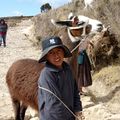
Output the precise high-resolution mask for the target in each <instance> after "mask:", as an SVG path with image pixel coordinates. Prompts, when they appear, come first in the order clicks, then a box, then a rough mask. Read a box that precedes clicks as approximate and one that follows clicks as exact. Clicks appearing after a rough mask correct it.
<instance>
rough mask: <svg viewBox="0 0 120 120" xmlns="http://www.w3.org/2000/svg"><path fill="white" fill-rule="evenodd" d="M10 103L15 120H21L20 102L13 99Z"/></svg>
mask: <svg viewBox="0 0 120 120" xmlns="http://www.w3.org/2000/svg"><path fill="white" fill-rule="evenodd" d="M12 103H13V107H14V113H15V120H21V119H20V101H18V100H17V99H15V98H12Z"/></svg>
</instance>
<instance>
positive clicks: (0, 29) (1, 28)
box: [0, 23, 8, 35]
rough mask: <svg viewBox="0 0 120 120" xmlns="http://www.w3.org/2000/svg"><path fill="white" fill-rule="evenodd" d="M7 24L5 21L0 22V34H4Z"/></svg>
mask: <svg viewBox="0 0 120 120" xmlns="http://www.w3.org/2000/svg"><path fill="white" fill-rule="evenodd" d="M7 29H8V26H7V24H6V23H4V24H2V23H0V35H6V32H7Z"/></svg>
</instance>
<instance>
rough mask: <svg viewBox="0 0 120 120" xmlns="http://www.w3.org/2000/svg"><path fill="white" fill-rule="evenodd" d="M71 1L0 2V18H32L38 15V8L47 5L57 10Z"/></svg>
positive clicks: (11, 0)
mask: <svg viewBox="0 0 120 120" xmlns="http://www.w3.org/2000/svg"><path fill="white" fill-rule="evenodd" d="M71 1H72V0H1V1H0V17H9V16H21V15H23V16H34V15H37V14H39V13H40V7H41V6H42V5H43V4H45V3H49V4H50V5H51V7H52V8H53V9H54V8H58V7H60V6H62V5H64V4H67V3H68V2H71Z"/></svg>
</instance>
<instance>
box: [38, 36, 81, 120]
mask: <svg viewBox="0 0 120 120" xmlns="http://www.w3.org/2000/svg"><path fill="white" fill-rule="evenodd" d="M42 49H43V51H42V55H41V57H40V60H39V62H45V68H44V69H43V70H42V72H41V74H40V78H39V80H38V87H39V89H38V104H39V112H40V120H75V116H74V115H73V114H72V113H71V112H70V111H72V112H73V113H75V114H76V115H78V113H79V115H81V114H82V105H81V101H80V96H79V91H78V89H77V85H76V82H75V80H74V77H73V75H72V71H71V69H70V66H69V65H68V64H67V63H66V62H64V58H67V57H71V56H72V54H71V52H70V51H69V49H68V48H67V47H66V46H65V45H63V43H62V41H61V39H60V38H59V37H57V36H54V37H50V38H48V39H45V40H44V41H42ZM56 96H57V97H56ZM59 99H60V100H59ZM62 102H63V103H64V104H65V105H66V106H67V107H68V109H69V110H70V111H69V110H68V109H67V107H65V105H64V104H63V103H62Z"/></svg>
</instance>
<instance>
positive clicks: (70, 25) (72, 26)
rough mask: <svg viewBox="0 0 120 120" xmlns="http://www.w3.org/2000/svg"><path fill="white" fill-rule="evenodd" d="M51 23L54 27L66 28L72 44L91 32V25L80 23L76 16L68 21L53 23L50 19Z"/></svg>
mask: <svg viewBox="0 0 120 120" xmlns="http://www.w3.org/2000/svg"><path fill="white" fill-rule="evenodd" d="M51 22H52V23H53V24H54V25H60V26H66V27H67V32H68V36H69V38H70V40H71V41H72V42H77V41H79V40H81V39H82V38H83V37H84V36H86V35H88V34H89V33H90V31H91V25H89V24H88V22H80V21H79V19H78V17H77V16H73V17H72V18H70V19H69V20H59V21H54V20H53V19H52V20H51Z"/></svg>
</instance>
